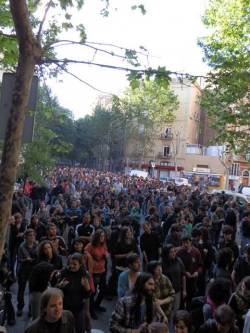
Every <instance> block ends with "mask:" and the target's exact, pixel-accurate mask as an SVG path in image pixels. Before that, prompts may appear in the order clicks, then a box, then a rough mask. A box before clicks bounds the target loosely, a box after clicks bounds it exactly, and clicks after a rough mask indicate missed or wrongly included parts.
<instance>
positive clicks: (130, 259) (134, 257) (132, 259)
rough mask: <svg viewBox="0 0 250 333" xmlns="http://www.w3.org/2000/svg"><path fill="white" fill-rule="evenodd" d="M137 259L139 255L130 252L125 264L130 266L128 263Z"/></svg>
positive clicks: (130, 263)
mask: <svg viewBox="0 0 250 333" xmlns="http://www.w3.org/2000/svg"><path fill="white" fill-rule="evenodd" d="M137 260H140V256H139V254H136V253H133V254H130V255H129V256H128V257H127V265H128V266H130V265H132V264H133V263H134V262H136V261H137Z"/></svg>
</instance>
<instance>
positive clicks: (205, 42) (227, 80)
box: [200, 0, 250, 152]
mask: <svg viewBox="0 0 250 333" xmlns="http://www.w3.org/2000/svg"><path fill="white" fill-rule="evenodd" d="M249 8H250V1H249V0H231V1H228V0H212V1H210V3H209V7H208V9H207V11H206V14H205V16H204V18H203V22H204V24H205V25H206V27H207V28H208V29H209V35H208V36H207V37H205V38H203V39H201V40H200V45H201V47H202V48H203V50H204V55H205V60H206V62H207V63H208V64H209V66H210V67H211V68H212V71H211V72H210V73H209V75H208V78H207V86H206V88H205V89H204V93H203V97H202V105H203V106H204V108H205V109H206V110H208V113H209V116H210V118H211V123H212V126H213V127H214V128H215V129H216V130H217V136H216V138H215V141H217V143H218V142H220V143H229V144H230V145H231V147H232V149H233V150H235V151H238V152H248V151H249V146H250V85H249V77H250V51H249V50H250V24H249V22H250V11H249Z"/></svg>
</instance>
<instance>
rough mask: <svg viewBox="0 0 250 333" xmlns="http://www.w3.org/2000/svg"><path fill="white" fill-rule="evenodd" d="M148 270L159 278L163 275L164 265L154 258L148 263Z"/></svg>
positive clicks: (155, 277)
mask: <svg viewBox="0 0 250 333" xmlns="http://www.w3.org/2000/svg"><path fill="white" fill-rule="evenodd" d="M147 272H148V273H150V274H151V275H152V276H153V277H154V279H158V278H160V277H161V275H162V265H161V263H160V262H159V261H157V260H152V261H150V262H149V263H148V264H147Z"/></svg>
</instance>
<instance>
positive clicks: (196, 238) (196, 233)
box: [192, 228, 203, 244]
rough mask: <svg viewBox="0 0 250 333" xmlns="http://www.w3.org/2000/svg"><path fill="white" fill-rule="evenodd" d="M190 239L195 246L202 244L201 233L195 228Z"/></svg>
mask: <svg viewBox="0 0 250 333" xmlns="http://www.w3.org/2000/svg"><path fill="white" fill-rule="evenodd" d="M192 238H193V242H194V243H195V244H202V243H203V240H202V232H201V229H200V228H195V229H193V230H192Z"/></svg>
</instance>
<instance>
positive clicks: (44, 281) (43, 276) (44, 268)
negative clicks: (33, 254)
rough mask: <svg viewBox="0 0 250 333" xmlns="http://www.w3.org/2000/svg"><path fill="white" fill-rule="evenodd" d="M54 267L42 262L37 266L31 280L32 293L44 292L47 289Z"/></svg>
mask: <svg viewBox="0 0 250 333" xmlns="http://www.w3.org/2000/svg"><path fill="white" fill-rule="evenodd" d="M53 270H54V267H53V265H51V264H49V263H47V262H45V261H42V262H40V263H39V264H37V265H35V267H34V268H33V270H32V272H31V275H30V279H29V290H30V293H32V292H41V293H42V292H43V291H44V290H45V289H46V288H47V287H48V283H49V279H50V275H51V273H52V272H53Z"/></svg>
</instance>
